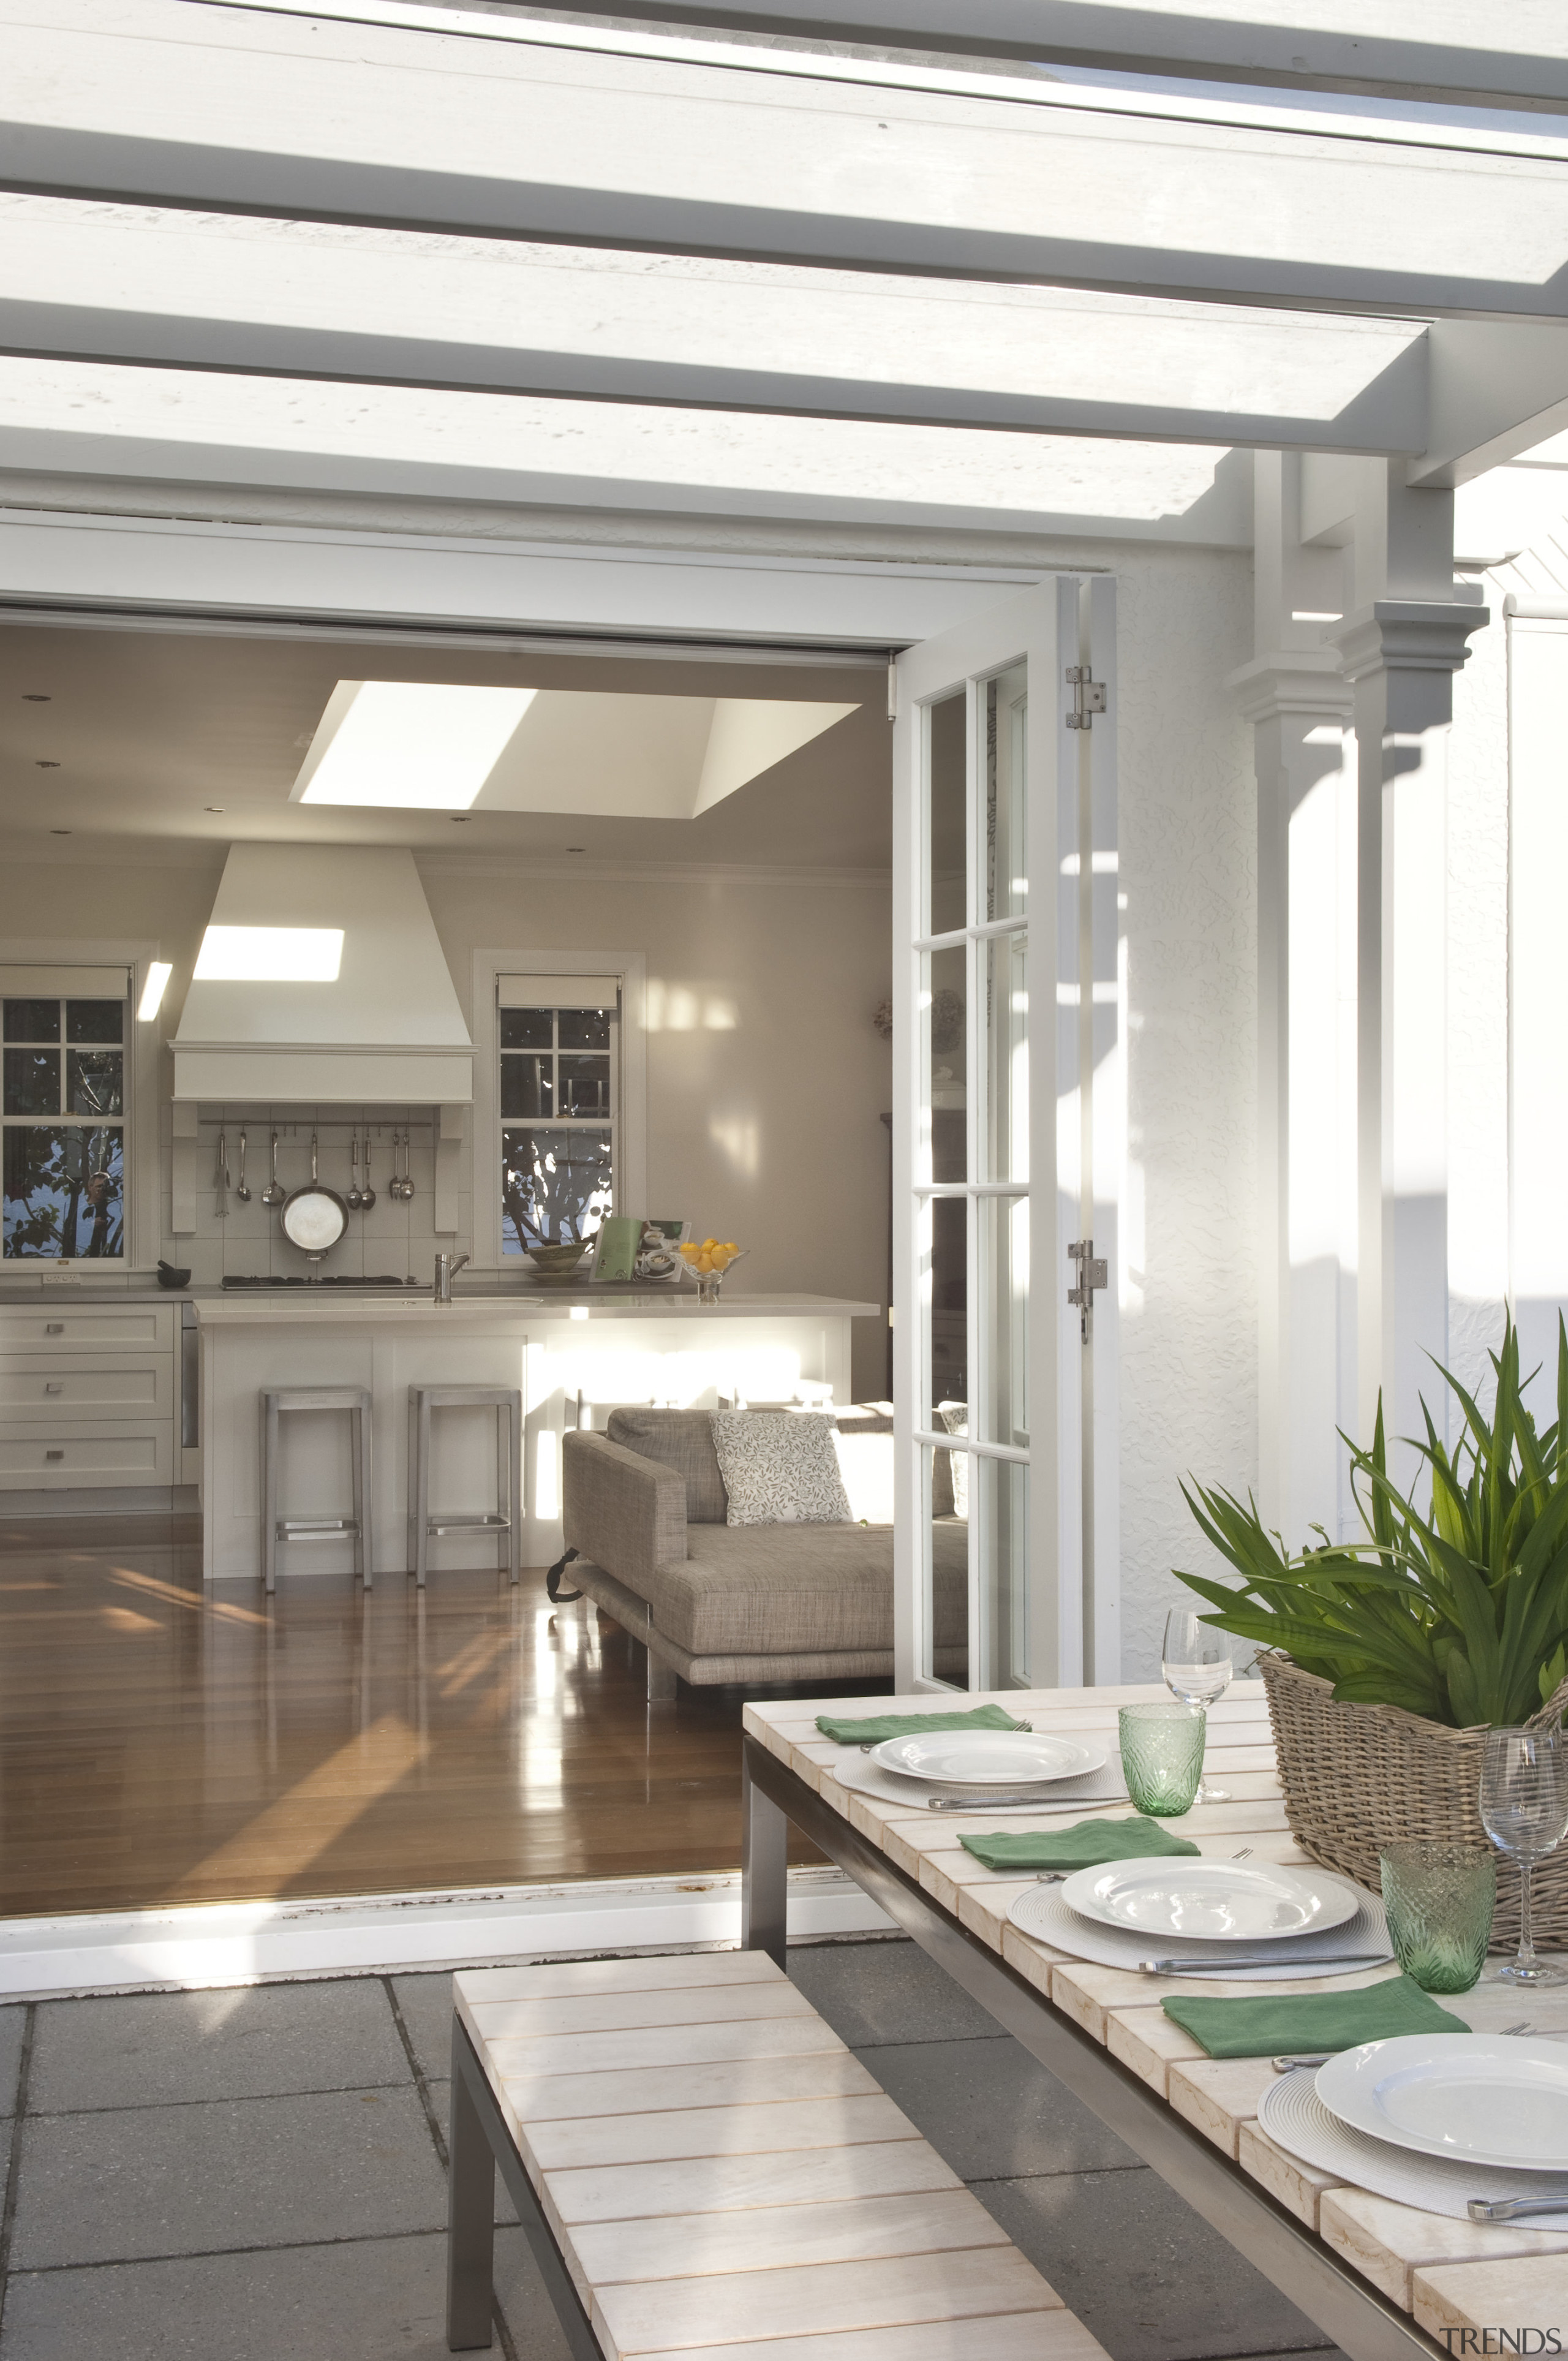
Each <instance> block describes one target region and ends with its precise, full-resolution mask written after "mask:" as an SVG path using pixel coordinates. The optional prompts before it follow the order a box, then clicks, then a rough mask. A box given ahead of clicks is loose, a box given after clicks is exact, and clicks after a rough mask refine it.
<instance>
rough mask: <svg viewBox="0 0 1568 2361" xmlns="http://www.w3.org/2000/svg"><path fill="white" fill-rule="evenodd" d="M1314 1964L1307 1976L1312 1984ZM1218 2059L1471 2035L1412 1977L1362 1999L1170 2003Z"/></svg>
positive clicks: (1311, 1996)
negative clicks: (1418, 2036) (1406, 2036)
mask: <svg viewBox="0 0 1568 2361" xmlns="http://www.w3.org/2000/svg"><path fill="white" fill-rule="evenodd" d="M1311 1972H1312V1966H1311V1961H1310V1960H1302V1962H1301V1973H1302V1974H1303V1975H1304V1976H1310V1974H1311ZM1162 2006H1163V2007H1164V2010H1165V2013H1166V2015H1167V2016H1173V2017H1174V2018H1175V2019H1176V2022H1177V2024H1178V2025H1179V2026H1185V2028H1186V2030H1187V2031H1188V2032H1189V2033H1190V2035H1191V2036H1192V2038H1193V2040H1194V2041H1196V2042H1200V2043H1201V2045H1202V2047H1203V2048H1205V2049H1206V2050H1207V2051H1208V2053H1209V2055H1210V2057H1211V2058H1273V2057H1277V2056H1278V2055H1280V2054H1282V2053H1285V2052H1295V2051H1297V2050H1303V2049H1304V2050H1313V2049H1354V2048H1355V2046H1356V2044H1357V2043H1358V2042H1362V2041H1388V2040H1391V2039H1392V2038H1393V2037H1394V2036H1395V2035H1396V2034H1399V2033H1468V2032H1469V2030H1470V2027H1469V2026H1467V2025H1466V2024H1465V2023H1464V2019H1463V2018H1462V2017H1457V2016H1453V2015H1450V2013H1449V2011H1448V2010H1447V2009H1446V2008H1439V2006H1438V2004H1437V2003H1436V2001H1435V2000H1433V1999H1432V1998H1431V1994H1430V1993H1424V1992H1422V1990H1421V1988H1420V1984H1418V1983H1416V1982H1414V1981H1413V1980H1412V1979H1411V1978H1410V1977H1409V1976H1397V1977H1392V1978H1390V1980H1389V1981H1388V1982H1387V1983H1383V1984H1367V1985H1365V1987H1364V1988H1363V1989H1362V1990H1361V1991H1360V1992H1344V1993H1280V1995H1279V1997H1278V1998H1277V1999H1275V1998H1273V1997H1272V1996H1270V1997H1268V1998H1263V1997H1261V1996H1260V1997H1259V1998H1257V1999H1255V2000H1252V1999H1248V2000H1203V1999H1196V2000H1168V2001H1165V2002H1163V2003H1162Z"/></svg>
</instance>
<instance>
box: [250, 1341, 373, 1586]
mask: <svg viewBox="0 0 1568 2361" xmlns="http://www.w3.org/2000/svg"><path fill="white" fill-rule="evenodd" d="M296 1410H342V1411H347V1412H348V1415H349V1417H350V1419H351V1420H352V1422H353V1426H352V1430H351V1434H350V1442H351V1445H352V1457H353V1466H354V1513H353V1515H352V1516H350V1517H280V1515H279V1514H278V1461H279V1449H278V1444H279V1421H280V1419H281V1418H282V1417H284V1416H285V1415H286V1414H287V1412H289V1411H296ZM261 1498H262V1510H261V1565H262V1572H263V1573H264V1575H265V1576H266V1579H267V1587H268V1589H269V1590H273V1589H275V1588H276V1587H277V1581H278V1544H279V1543H280V1542H327V1541H333V1542H334V1541H341V1540H342V1539H343V1537H344V1535H345V1534H350V1533H351V1534H352V1535H353V1537H354V1571H355V1573H356V1574H357V1575H359V1576H361V1577H362V1578H363V1580H364V1584H365V1587H366V1589H367V1590H368V1589H369V1587H370V1585H371V1581H372V1578H373V1576H374V1571H375V1553H374V1551H373V1550H370V1549H367V1546H366V1543H367V1537H368V1535H369V1532H370V1517H371V1510H370V1504H371V1501H372V1500H373V1499H374V1498H375V1494H374V1493H373V1491H372V1490H371V1488H370V1394H369V1389H367V1387H365V1386H288V1387H283V1388H280V1389H277V1390H275V1391H269V1392H264V1393H263V1395H262V1397H261Z"/></svg>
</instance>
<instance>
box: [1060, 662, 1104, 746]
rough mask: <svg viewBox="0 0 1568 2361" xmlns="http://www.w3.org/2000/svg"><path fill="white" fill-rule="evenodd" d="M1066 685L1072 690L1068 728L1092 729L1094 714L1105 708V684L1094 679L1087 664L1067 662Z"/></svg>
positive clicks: (1101, 711)
mask: <svg viewBox="0 0 1568 2361" xmlns="http://www.w3.org/2000/svg"><path fill="white" fill-rule="evenodd" d="M1067 677H1068V686H1069V687H1070V689H1071V690H1072V711H1071V712H1070V713H1069V715H1068V717H1067V726H1068V728H1069V730H1092V728H1093V727H1094V716H1095V715H1096V714H1097V713H1103V712H1104V710H1105V684H1104V682H1103V681H1102V680H1096V679H1095V677H1094V675H1093V673H1092V672H1091V670H1090V667H1089V666H1088V664H1069V666H1068V668H1067Z"/></svg>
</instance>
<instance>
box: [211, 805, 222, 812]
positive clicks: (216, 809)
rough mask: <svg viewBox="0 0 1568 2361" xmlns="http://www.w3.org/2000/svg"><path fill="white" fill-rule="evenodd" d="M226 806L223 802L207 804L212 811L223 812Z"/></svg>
mask: <svg viewBox="0 0 1568 2361" xmlns="http://www.w3.org/2000/svg"><path fill="white" fill-rule="evenodd" d="M224 808H225V807H224V806H223V805H222V804H209V805H208V806H207V809H208V810H209V811H210V812H221V811H222V810H223V809H224Z"/></svg>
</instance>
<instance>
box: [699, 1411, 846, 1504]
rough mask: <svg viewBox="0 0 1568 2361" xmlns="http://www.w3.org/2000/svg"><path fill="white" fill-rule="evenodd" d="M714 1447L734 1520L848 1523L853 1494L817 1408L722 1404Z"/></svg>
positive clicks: (828, 1422)
mask: <svg viewBox="0 0 1568 2361" xmlns="http://www.w3.org/2000/svg"><path fill="white" fill-rule="evenodd" d="M708 1415H709V1417H710V1418H711V1419H712V1421H713V1447H714V1449H715V1451H717V1453H718V1467H719V1473H720V1474H721V1475H722V1476H723V1477H724V1489H725V1491H726V1492H727V1493H728V1495H729V1523H730V1524H732V1525H847V1524H848V1523H850V1502H849V1496H848V1495H847V1493H846V1492H845V1490H844V1479H843V1477H842V1476H841V1475H840V1474H839V1458H838V1454H837V1452H836V1451H835V1450H834V1448H833V1429H834V1421H833V1420H832V1419H831V1418H827V1417H824V1416H823V1415H822V1413H821V1412H820V1411H751V1410H716V1411H709V1413H708Z"/></svg>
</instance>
